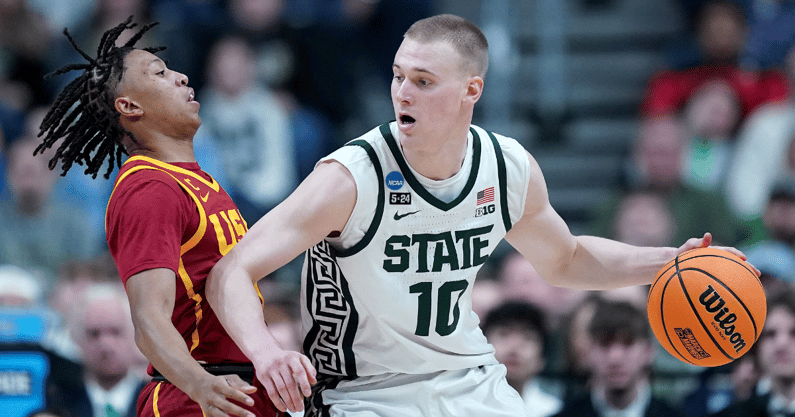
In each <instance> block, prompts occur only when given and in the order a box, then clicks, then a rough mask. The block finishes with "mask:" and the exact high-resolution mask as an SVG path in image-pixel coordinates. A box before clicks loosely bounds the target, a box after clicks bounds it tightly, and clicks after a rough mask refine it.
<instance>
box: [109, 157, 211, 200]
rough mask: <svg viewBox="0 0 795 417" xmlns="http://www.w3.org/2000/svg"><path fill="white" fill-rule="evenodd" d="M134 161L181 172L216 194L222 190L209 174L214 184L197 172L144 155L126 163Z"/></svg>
mask: <svg viewBox="0 0 795 417" xmlns="http://www.w3.org/2000/svg"><path fill="white" fill-rule="evenodd" d="M134 161H146V162H148V163H150V164H152V165H155V166H157V167H160V168H163V169H170V170H172V171H175V172H179V173H180V174H184V175H188V176H190V177H193V178H196V179H197V180H199V181H201V182H203V183H204V184H206V185H207V186H208V187H210V188H212V189H213V191H215V192H218V190H220V189H221V185H220V184H218V181H216V180H215V178H213V176H212V175H210V174H207V175H210V178H211V179H212V180H213V181H212V182H209V181H207V180H206V179H204V178H202V176H201V175H199V174H196V173H195V172H192V171H189V170H187V169H185V168H180V167H178V166H176V165H171V164H169V163H168V162H163V161H159V160H157V159H154V158H150V157H148V156H142V155H135V156H132V157H130V159H128V160H127V161H125V162H124V163H125V164H128V163H130V162H134Z"/></svg>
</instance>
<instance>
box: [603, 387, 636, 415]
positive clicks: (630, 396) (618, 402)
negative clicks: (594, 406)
mask: <svg viewBox="0 0 795 417" xmlns="http://www.w3.org/2000/svg"><path fill="white" fill-rule="evenodd" d="M637 399H638V390H637V387H628V388H617V389H605V401H607V403H608V404H610V406H611V407H613V408H617V409H619V410H623V409H625V408H627V407H629V406H630V405H631V404H632V403H633V402H635V400H637Z"/></svg>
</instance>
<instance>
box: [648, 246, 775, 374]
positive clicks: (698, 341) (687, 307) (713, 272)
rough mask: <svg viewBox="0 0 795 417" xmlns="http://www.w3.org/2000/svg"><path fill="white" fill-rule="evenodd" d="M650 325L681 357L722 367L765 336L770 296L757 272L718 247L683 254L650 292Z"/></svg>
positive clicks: (664, 342) (660, 277) (686, 360)
mask: <svg viewBox="0 0 795 417" xmlns="http://www.w3.org/2000/svg"><path fill="white" fill-rule="evenodd" d="M648 315H649V323H650V324H651V328H652V330H653V331H654V335H655V336H656V337H657V339H658V340H659V341H660V343H661V344H662V346H663V347H664V348H665V350H667V351H668V352H669V353H670V354H671V355H673V356H674V357H675V358H677V359H679V360H682V361H684V362H686V363H689V364H693V365H698V366H719V365H723V364H726V363H729V362H731V361H733V360H735V359H737V358H739V357H740V356H742V355H743V354H745V352H748V350H749V349H750V348H751V346H752V345H753V344H754V343H755V342H756V340H757V339H758V338H759V335H760V333H761V332H762V326H764V324H765V316H766V315H767V300H766V297H765V291H764V289H763V288H762V283H761V282H760V281H759V278H758V277H757V276H756V273H754V270H753V268H752V267H751V266H749V265H748V264H747V263H746V262H745V261H743V260H742V259H740V258H739V257H737V256H736V255H734V254H732V253H729V252H727V251H725V250H722V249H717V248H711V247H707V248H699V249H693V250H690V251H687V252H685V253H682V254H680V255H679V256H677V257H676V258H675V259H674V260H672V261H671V262H669V263H668V264H667V265H665V266H664V267H663V268H662V269H661V270H660V272H658V273H657V278H656V279H655V280H654V283H653V284H652V286H651V289H650V290H649V304H648Z"/></svg>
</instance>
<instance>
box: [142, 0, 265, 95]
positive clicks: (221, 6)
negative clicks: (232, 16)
mask: <svg viewBox="0 0 795 417" xmlns="http://www.w3.org/2000/svg"><path fill="white" fill-rule="evenodd" d="M261 1H262V0H261ZM149 4H150V9H151V14H152V20H154V21H157V22H160V26H158V31H159V34H160V35H161V36H162V38H163V39H168V44H169V45H172V46H171V47H169V48H168V49H166V50H165V51H163V56H164V58H167V59H168V66H169V67H170V68H178V69H179V71H180V72H181V73H183V74H187V75H188V76H189V77H190V78H191V81H190V84H191V86H192V87H193V88H194V89H196V90H197V91H198V90H201V89H202V87H203V86H204V82H205V80H206V78H207V77H206V73H205V63H206V62H207V57H208V55H209V53H210V48H209V47H208V46H209V45H212V44H213V43H215V42H216V41H217V40H218V39H219V38H220V37H221V36H222V35H223V34H224V33H227V31H228V29H229V26H230V21H229V13H228V11H227V8H226V7H227V6H226V4H227V1H226V0H149Z"/></svg>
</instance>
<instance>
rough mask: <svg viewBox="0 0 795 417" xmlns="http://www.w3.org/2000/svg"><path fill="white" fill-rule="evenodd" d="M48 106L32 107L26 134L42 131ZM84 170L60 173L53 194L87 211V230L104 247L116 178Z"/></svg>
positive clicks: (28, 116) (35, 134)
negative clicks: (93, 174) (95, 175)
mask: <svg viewBox="0 0 795 417" xmlns="http://www.w3.org/2000/svg"><path fill="white" fill-rule="evenodd" d="M48 110H49V108H47V107H35V108H33V109H31V110H29V111H28V113H27V116H26V120H25V134H26V135H27V136H28V137H35V136H37V135H38V133H39V126H40V125H41V122H42V120H44V116H45V115H46V114H47V111H48ZM51 154H52V152H51V151H48V153H47V155H51ZM42 158H43V156H42ZM84 171H85V169H84V168H83V167H75V168H74V169H71V170H70V171H69V172H68V173H67V174H66V176H63V177H61V176H58V177H57V179H56V180H55V184H54V185H53V188H54V192H53V197H52V198H54V199H57V200H58V201H61V202H63V204H65V205H68V206H70V207H74V209H75V210H77V211H79V212H81V213H83V214H85V216H86V221H87V223H88V224H89V226H90V227H91V229H90V230H86V231H85V232H84V233H85V234H86V235H94V236H97V241H98V242H99V243H98V245H100V247H101V248H102V249H104V248H105V245H104V243H103V242H101V240H102V239H101V236H103V235H104V234H105V209H106V208H107V206H108V199H110V193H111V192H112V191H113V181H112V180H109V179H106V178H105V177H104V176H102V175H99V176H97V178H93V177H92V176H89V175H85V173H84ZM54 172H55V173H56V174H60V169H56V170H55V171H54ZM111 178H112V177H111Z"/></svg>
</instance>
